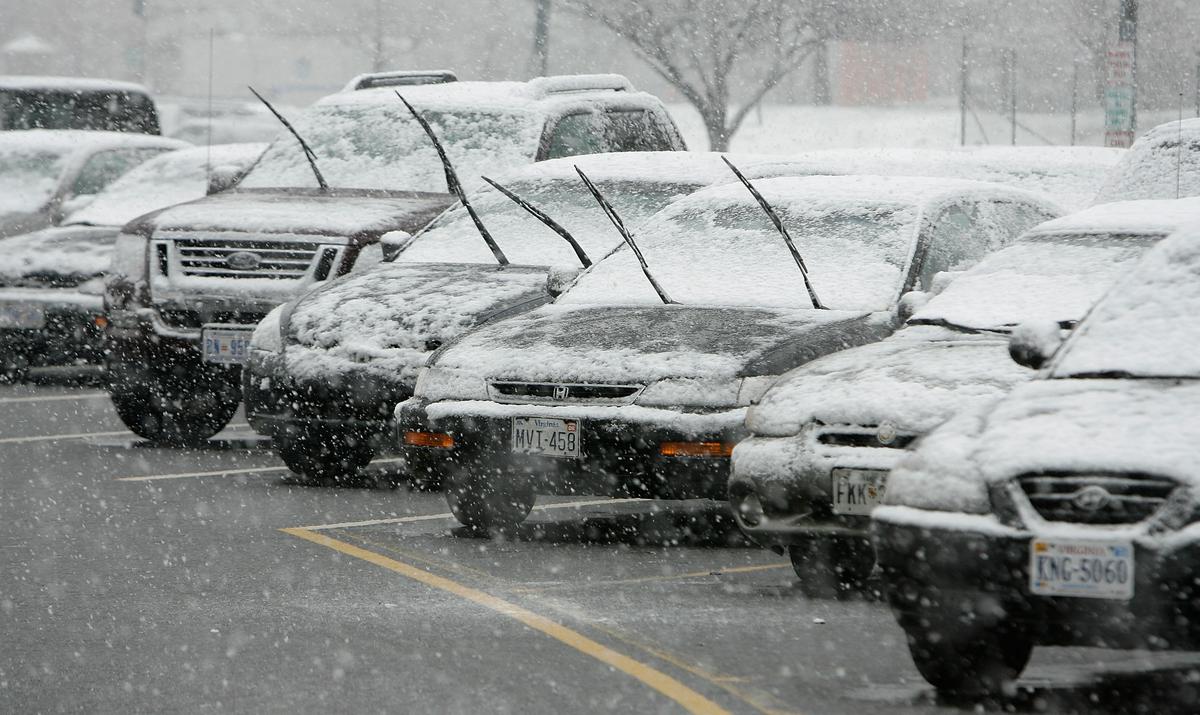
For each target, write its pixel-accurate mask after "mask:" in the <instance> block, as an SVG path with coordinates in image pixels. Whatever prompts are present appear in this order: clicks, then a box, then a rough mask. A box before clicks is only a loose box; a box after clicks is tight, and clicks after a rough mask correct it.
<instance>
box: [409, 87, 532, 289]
mask: <svg viewBox="0 0 1200 715" xmlns="http://www.w3.org/2000/svg"><path fill="white" fill-rule="evenodd" d="M396 96H397V97H399V98H400V101H401V102H404V106H406V107H408V111H409V112H410V113H411V114H412V115H413V118H414V119H416V120H417V124H420V125H421V128H422V129H424V130H425V134H426V135H427V136H428V137H429V141H431V142H433V148H434V149H436V150H437V153H438V158H439V159H441V160H442V169H444V170H445V172H446V189H447V190H448V191H449V192H450V193H452V194H454V195H455V196H457V197H458V200H459V201H460V202H462V205H463V208H465V209H466V210H467V214H469V215H470V216H471V221H473V222H474V223H475V229H476V230H477V231H479V235H480V236H481V237H482V238H483V242H484V243H486V244H487V247H488V248H490V249H491V251H492V255H493V256H495V257H496V262H497V263H499V264H500V265H502V266H507V265H508V257H507V256H505V255H504V251H501V250H500V246H499V244H497V243H496V239H494V238H492V234H490V233H488V230H487V228H486V227H485V226H484V225H483V220H482V219H480V218H479V214H477V213H475V207H474V206H472V205H471V202H470V201H468V200H467V192H465V191H463V187H462V182H460V181H459V180H458V174H457V173H456V172H455V171H454V165H453V164H451V163H450V157H449V156H447V155H446V148H445V147H443V146H442V142H441V140H439V139H438V138H437V134H435V133H434V131H433V127H431V126H429V122H427V121H426V120H425V117H423V116H421V113H420V112H418V111H417V108H416V107H414V106H412V105H411V104H409V103H408V100H407V99H405V98H404V95H402V94H400V93H399V92H396Z"/></svg>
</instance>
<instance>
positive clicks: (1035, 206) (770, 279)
mask: <svg viewBox="0 0 1200 715" xmlns="http://www.w3.org/2000/svg"><path fill="white" fill-rule="evenodd" d="M755 184H756V185H757V190H758V191H759V192H760V193H761V195H762V196H763V197H764V201H765V203H766V204H767V205H768V206H773V207H774V209H773V213H771V214H768V213H767V212H766V211H764V210H763V208H761V207H760V205H758V204H757V203H756V199H755V198H754V197H753V196H752V195H751V193H750V192H749V191H748V190H747V187H746V186H743V185H742V184H741V183H740V182H733V183H732V184H726V185H722V186H716V187H710V188H708V189H704V190H701V191H698V192H696V193H694V194H692V195H691V196H689V197H687V198H684V199H681V200H680V201H677V202H675V203H674V204H672V205H670V206H668V207H667V208H666V209H664V210H662V211H660V212H659V213H658V214H656V215H655V216H653V217H652V218H651V219H649V220H648V221H647V222H646V223H645V224H643V225H642V227H641V229H640V230H639V231H638V236H637V242H638V245H639V246H640V250H634V249H632V248H631V246H628V245H627V246H626V247H623V248H621V249H619V250H617V251H615V252H614V253H613V254H611V255H610V256H608V257H607V258H605V259H604V260H603V261H600V262H599V263H597V264H596V265H595V266H593V267H592V268H591V269H589V270H588V271H587V272H586V273H584V274H583V275H582V276H581V277H580V278H579V279H578V280H577V281H576V283H575V284H574V285H573V286H572V287H571V288H570V289H569V290H567V291H566V292H565V293H563V294H562V295H561V296H560V297H559V298H558V299H557V300H556V301H555V303H554V304H552V305H547V306H543V307H541V308H538V309H536V310H533V311H530V312H527V313H524V314H523V315H519V316H516V317H512V318H508V319H505V320H502V321H499V322H495V323H492V324H490V325H487V326H483V327H481V328H479V329H478V330H476V331H474V332H472V333H469V334H467V335H466V336H464V337H462V338H460V339H459V340H458V341H456V342H455V343H452V344H450V345H448V346H446V347H443V348H442V349H440V350H439V351H438V352H437V353H435V354H434V355H433V356H432V357H431V358H430V361H429V363H428V366H427V367H426V368H425V370H423V371H422V372H421V374H420V376H419V377H418V379H417V385H416V389H415V393H414V396H413V397H412V398H411V399H409V400H408V401H406V402H404V403H401V404H400V405H398V406H397V410H396V418H397V425H398V430H399V431H400V432H401V433H402V439H403V442H404V445H405V452H404V456H405V459H406V461H407V463H408V464H409V467H410V469H411V470H413V471H414V472H415V473H417V474H426V475H429V476H430V477H431V478H433V479H439V478H440V479H442V481H443V484H444V486H445V489H446V495H447V501H448V502H449V504H450V507H451V510H452V511H453V513H454V515H455V516H456V517H457V518H458V519H459V520H460V521H461V522H463V523H464V524H467V525H470V526H473V527H476V528H478V529H481V530H492V529H495V528H501V529H504V528H509V527H511V526H513V525H514V524H517V523H519V522H521V521H522V520H523V519H524V518H525V516H526V515H527V514H528V511H529V509H530V508H531V507H532V505H533V501H534V498H535V495H536V494H573V493H585V494H601V495H616V494H632V495H637V496H651V497H657V498H664V499H685V498H715V499H722V500H723V499H724V498H725V494H726V476H727V473H728V467H729V455H730V452H731V451H732V449H733V445H734V443H735V442H737V441H738V440H739V439H740V438H741V437H742V436H743V435H744V428H743V426H742V424H743V421H744V417H745V411H746V407H747V406H748V405H749V404H751V403H752V402H753V401H754V400H756V399H757V398H758V397H759V396H760V395H761V394H762V392H763V391H764V390H765V389H766V388H767V387H768V385H769V384H770V383H771V382H772V381H773V380H774V379H775V378H776V377H778V376H779V375H781V374H783V373H784V372H786V371H787V370H789V369H791V368H793V367H795V366H797V365H800V364H803V363H805V362H808V361H810V360H813V359H815V358H817V357H820V356H822V355H825V354H827V353H831V352H835V351H838V350H843V349H846V348H849V347H853V346H856V345H862V344H865V343H870V342H875V341H877V340H881V339H882V338H884V337H885V336H886V335H888V334H889V333H891V332H892V331H893V330H894V329H895V327H896V325H897V324H898V304H899V303H900V297H901V295H903V294H904V293H905V292H907V291H910V290H912V289H914V288H925V287H928V281H929V280H930V279H931V278H932V276H933V275H934V274H935V273H937V272H939V271H944V270H949V269H950V268H952V267H956V266H959V265H961V264H963V263H971V262H974V261H975V260H978V259H979V258H980V257H982V256H983V255H985V254H986V253H987V252H989V251H991V250H994V249H996V248H999V247H1001V246H1003V245H1005V244H1006V243H1008V242H1009V241H1011V240H1012V239H1014V238H1016V236H1017V235H1019V234H1020V233H1022V232H1024V231H1025V230H1026V229H1027V228H1029V227H1030V226H1032V225H1034V224H1037V223H1040V222H1041V221H1042V220H1044V219H1045V218H1047V217H1048V216H1053V215H1055V214H1056V213H1057V209H1056V208H1055V207H1053V206H1052V205H1051V204H1049V203H1047V202H1046V201H1044V200H1042V199H1040V198H1039V197H1037V196H1035V195H1033V194H1029V193H1027V192H1022V191H1017V190H1014V189H1008V188H1006V187H1002V186H998V185H994V184H985V183H982V182H968V181H958V180H949V179H931V178H921V177H873V176H838V177H829V176H821V177H801V178H773V179H765V180H762V181H759V182H755ZM772 216H774V219H773V218H772ZM775 219H778V220H779V221H780V223H779V224H775V225H773V222H774V220H775ZM779 225H782V226H784V227H786V228H787V230H788V231H789V232H790V234H791V235H792V236H795V241H794V245H795V247H796V248H797V249H798V252H799V254H803V255H802V256H800V255H797V254H794V253H793V252H792V251H791V250H790V249H789V243H790V242H789V241H788V240H785V236H784V235H782V232H780V231H777V230H776V227H777V226H779ZM643 257H644V260H645V263H646V267H642V265H641V260H642V259H643ZM805 265H806V266H807V273H806V272H805V270H804V269H803V266H805ZM806 276H807V277H806Z"/></svg>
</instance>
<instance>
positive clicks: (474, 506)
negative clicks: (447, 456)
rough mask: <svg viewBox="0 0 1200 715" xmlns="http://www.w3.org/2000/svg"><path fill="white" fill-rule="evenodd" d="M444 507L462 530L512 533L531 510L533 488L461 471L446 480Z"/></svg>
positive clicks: (499, 477) (500, 476)
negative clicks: (447, 505)
mask: <svg viewBox="0 0 1200 715" xmlns="http://www.w3.org/2000/svg"><path fill="white" fill-rule="evenodd" d="M444 486H445V489H446V503H447V504H449V506H450V513H452V514H454V518H455V519H458V521H459V523H460V524H462V525H463V526H467V527H470V528H472V529H474V530H475V531H478V532H481V533H486V534H488V535H489V536H494V535H496V534H507V533H511V532H512V531H513V530H515V529H516V528H517V527H518V526H520V525H521V522H523V521H525V517H527V516H529V512H530V510H532V509H533V502H534V500H535V499H536V495H535V494H534V493H533V485H531V484H529V483H528V482H525V481H522V480H519V479H517V478H514V477H512V476H509V475H503V474H492V475H486V476H484V475H479V474H476V473H474V472H470V471H465V470H464V471H463V472H461V473H458V474H454V475H450V476H448V477H447V478H446V480H445V484H444Z"/></svg>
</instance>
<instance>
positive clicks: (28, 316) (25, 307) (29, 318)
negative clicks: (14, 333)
mask: <svg viewBox="0 0 1200 715" xmlns="http://www.w3.org/2000/svg"><path fill="white" fill-rule="evenodd" d="M44 327H46V311H44V310H42V306H40V305H36V304H34V303H7V302H0V328H21V329H25V330H37V329H40V328H44Z"/></svg>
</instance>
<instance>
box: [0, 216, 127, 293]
mask: <svg viewBox="0 0 1200 715" xmlns="http://www.w3.org/2000/svg"><path fill="white" fill-rule="evenodd" d="M118 230H119V229H118V228H117V227H115V226H83V225H75V226H58V227H56V228H47V229H43V230H41V231H35V232H33V233H26V234H22V235H20V236H11V237H9V238H5V239H0V285H10V286H12V285H27V286H34V285H46V284H52V285H57V286H70V285H76V284H78V283H81V282H83V281H85V280H88V279H89V278H93V277H95V276H98V275H100V274H102V273H104V270H105V269H106V268H107V267H108V261H109V257H110V256H111V254H112V248H113V243H114V241H115V240H116V237H117V232H118Z"/></svg>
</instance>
